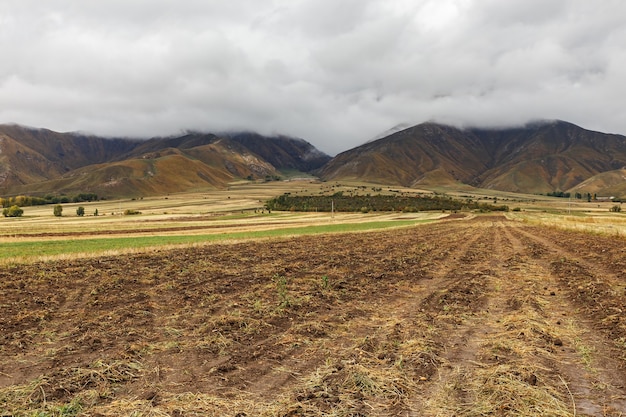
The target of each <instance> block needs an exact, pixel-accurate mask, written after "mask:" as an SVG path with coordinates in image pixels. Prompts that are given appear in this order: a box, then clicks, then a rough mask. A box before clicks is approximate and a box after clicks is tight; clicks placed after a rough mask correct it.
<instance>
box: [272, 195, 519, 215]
mask: <svg viewBox="0 0 626 417" xmlns="http://www.w3.org/2000/svg"><path fill="white" fill-rule="evenodd" d="M265 207H266V208H267V209H268V210H277V211H323V212H324V211H325V212H329V211H331V210H335V211H342V212H355V211H360V212H364V213H366V212H370V211H403V212H418V211H431V210H450V211H460V210H479V211H509V207H508V206H505V205H501V206H498V205H494V204H487V203H478V202H475V201H473V200H455V199H453V198H451V197H444V196H394V195H380V194H379V195H374V196H370V195H354V196H344V195H343V193H341V192H339V193H335V194H334V195H332V196H293V195H291V194H289V193H287V194H283V195H281V196H279V197H275V198H272V199H271V200H268V201H267V202H266V203H265Z"/></svg>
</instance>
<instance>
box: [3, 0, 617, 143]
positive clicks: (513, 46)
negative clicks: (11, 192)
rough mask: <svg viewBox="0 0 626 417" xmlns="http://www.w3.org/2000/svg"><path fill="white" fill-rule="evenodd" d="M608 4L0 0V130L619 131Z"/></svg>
mask: <svg viewBox="0 0 626 417" xmlns="http://www.w3.org/2000/svg"><path fill="white" fill-rule="evenodd" d="M624 15H626V3H624V2H622V1H620V0H604V1H602V2H589V1H585V0H555V1H550V2H546V1H543V0H510V1H506V2H503V1H499V0H480V1H479V0H422V1H408V0H407V1H394V2H389V1H384V0H336V1H335V0H328V1H326V0H273V1H263V2H260V1H256V0H231V1H228V2H223V1H217V0H209V1H206V0H184V1H174V0H151V1H147V0H133V1H121V0H109V1H106V2H85V1H80V0H49V1H46V2H39V1H35V0H20V1H4V2H2V3H0V50H1V51H2V60H3V65H2V66H0V122H4V123H8V122H15V123H21V124H25V125H30V126H36V127H47V128H51V129H54V130H59V131H73V130H79V131H87V132H91V133H95V134H100V135H109V136H131V137H132V136H134V137H150V136H162V135H170V134H176V133H179V132H181V131H184V130H187V129H194V130H203V131H225V130H241V129H245V130H254V131H258V132H260V133H265V134H272V133H281V134H287V135H293V136H298V137H302V138H304V139H307V140H308V141H310V142H312V143H313V144H314V145H316V146H318V147H319V148H320V149H322V150H324V151H326V152H329V153H332V154H334V153H337V152H340V151H343V150H346V149H349V148H352V147H354V146H357V145H359V144H361V143H363V142H365V141H367V140H369V139H371V138H373V137H376V136H378V134H379V133H380V132H383V131H386V130H387V129H390V128H392V127H393V126H395V125H398V124H400V123H405V124H416V123H420V122H423V121H427V120H437V121H441V122H445V123H451V124H456V125H479V126H505V125H512V124H520V123H524V122H526V121H528V120H533V119H538V118H549V119H550V118H558V119H564V120H568V121H571V122H573V123H576V124H579V125H581V126H583V127H586V128H589V129H595V130H602V131H605V132H614V133H626V117H624V116H625V114H624V113H625V112H626V110H624V107H623V105H622V102H623V97H624V96H625V94H626V86H625V84H624V83H623V82H622V78H623V75H622V74H623V70H624V69H625V68H626V27H625V26H624V25H623V23H622V19H623V16H624Z"/></svg>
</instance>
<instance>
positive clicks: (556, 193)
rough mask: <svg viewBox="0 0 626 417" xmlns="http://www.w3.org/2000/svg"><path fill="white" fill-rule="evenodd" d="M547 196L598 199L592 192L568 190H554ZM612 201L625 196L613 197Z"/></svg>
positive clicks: (619, 200)
mask: <svg viewBox="0 0 626 417" xmlns="http://www.w3.org/2000/svg"><path fill="white" fill-rule="evenodd" d="M546 195H547V196H549V197H561V198H571V197H573V198H575V199H577V200H587V201H596V200H598V195H597V194H595V193H594V194H591V193H574V194H571V193H567V192H563V191H553V192H549V193H546ZM605 199H606V198H605ZM611 200H612V201H615V202H617V203H619V202H621V201H623V198H613V197H612V198H611Z"/></svg>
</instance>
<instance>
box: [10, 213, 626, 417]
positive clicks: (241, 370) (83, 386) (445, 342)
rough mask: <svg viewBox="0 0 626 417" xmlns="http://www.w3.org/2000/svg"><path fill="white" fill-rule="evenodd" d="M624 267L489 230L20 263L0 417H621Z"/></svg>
mask: <svg viewBox="0 0 626 417" xmlns="http://www.w3.org/2000/svg"><path fill="white" fill-rule="evenodd" d="M625 251H626V242H625V241H624V240H623V239H616V238H612V237H603V236H596V235H590V234H583V233H577V232H567V231H559V230H555V229H550V228H543V227H538V226H529V225H526V224H524V223H519V222H513V221H509V220H507V219H506V218H505V217H503V216H478V217H476V218H474V219H470V220H463V221H455V222H440V223H435V224H429V225H422V226H418V227H415V228H410V229H401V230H393V231H382V232H368V233H356V234H342V235H325V236H303V237H293V238H288V239H276V240H271V241H264V242H252V241H251V242H240V243H233V244H214V245H208V246H205V247H198V248H187V249H176V250H167V251H162V252H156V253H152V254H130V255H128V256H104V257H100V258H93V259H76V260H61V261H51V262H43V263H38V264H32V265H11V266H8V267H7V268H6V269H5V270H3V271H0V290H1V291H2V294H3V295H4V297H3V299H2V301H1V302H0V411H1V412H2V413H5V414H9V415H10V414H17V415H19V413H20V412H21V413H23V414H25V415H26V414H28V412H34V411H42V410H44V411H45V410H49V409H50V407H53V406H55V404H56V406H58V407H60V406H61V405H63V404H69V403H72V401H74V402H77V403H80V404H81V406H82V407H83V411H84V412H86V413H88V415H93V416H98V415H99V416H103V415H119V414H120V413H122V414H127V413H129V412H131V411H133V412H136V413H138V414H137V415H171V416H182V415H190V416H191V415H237V414H238V413H240V414H239V415H279V416H297V415H307V416H314V415H353V416H357V415H360V416H370V415H371V416H395V415H403V416H404V415H408V416H439V415H440V416H444V415H459V416H474V415H475V416H478V415H564V416H574V415H577V416H582V415H589V416H620V415H626V371H625V369H624V367H625V365H626V362H625V357H626V342H625V341H626V321H624V320H622V314H621V312H623V311H625V310H626V305H624V301H623V298H624V297H623V295H624V289H625V287H626V271H625V270H624V268H625V262H626V261H625V258H626V255H625V253H626V252H625ZM46 407H48V408H47V409H46ZM151 413H152V414H151ZM159 413H160V414H159ZM241 413H245V414H241Z"/></svg>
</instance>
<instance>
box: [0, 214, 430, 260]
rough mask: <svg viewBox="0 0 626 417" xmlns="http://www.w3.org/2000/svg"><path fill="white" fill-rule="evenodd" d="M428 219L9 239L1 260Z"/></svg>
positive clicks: (354, 229)
mask: <svg viewBox="0 0 626 417" xmlns="http://www.w3.org/2000/svg"><path fill="white" fill-rule="evenodd" d="M423 222H427V220H391V221H377V222H369V223H339V224H328V225H318V226H304V227H291V228H282V229H272V230H259V231H245V232H231V233H222V234H203V235H172V236H168V235H162V236H138V237H116V238H97V239H77V240H68V239H60V240H41V241H35V242H33V241H28V242H26V241H24V242H10V243H2V244H0V260H11V259H20V260H22V259H24V260H26V259H33V258H40V257H50V256H60V255H71V254H82V253H86V254H97V253H104V252H112V251H113V252H115V251H123V250H128V249H142V248H152V247H159V246H170V245H191V244H198V243H206V242H216V241H223V240H237V239H260V238H269V237H282V236H292V235H309V234H321V233H342V232H358V231H368V230H378V229H385V228H390V227H406V226H413V225H415V224H417V223H423Z"/></svg>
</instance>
